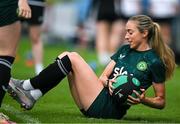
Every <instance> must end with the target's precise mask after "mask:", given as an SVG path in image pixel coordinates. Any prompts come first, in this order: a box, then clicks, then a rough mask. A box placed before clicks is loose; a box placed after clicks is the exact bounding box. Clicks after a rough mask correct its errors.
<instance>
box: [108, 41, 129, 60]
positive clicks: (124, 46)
mask: <svg viewBox="0 0 180 124" xmlns="http://www.w3.org/2000/svg"><path fill="white" fill-rule="evenodd" d="M128 48H129V45H123V46H121V47H120V48H119V49H118V50H117V52H116V53H114V54H113V55H112V56H111V59H112V60H114V61H115V62H116V61H117V60H118V57H119V55H120V54H121V53H123V52H124V51H127V49H128Z"/></svg>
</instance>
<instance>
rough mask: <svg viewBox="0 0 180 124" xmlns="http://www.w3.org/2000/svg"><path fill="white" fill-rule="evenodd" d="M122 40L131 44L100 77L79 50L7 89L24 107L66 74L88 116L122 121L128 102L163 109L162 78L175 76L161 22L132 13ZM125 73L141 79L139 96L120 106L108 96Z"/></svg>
mask: <svg viewBox="0 0 180 124" xmlns="http://www.w3.org/2000/svg"><path fill="white" fill-rule="evenodd" d="M125 39H126V40H127V41H128V42H129V44H128V45H124V46H122V47H120V48H119V50H118V51H117V52H116V53H115V54H114V55H113V56H112V57H111V61H110V63H109V64H108V65H107V67H106V68H105V70H104V72H103V73H102V75H101V76H100V77H99V78H98V77H97V76H96V74H95V73H94V72H93V70H92V69H91V68H90V67H89V66H88V64H87V63H86V62H85V61H84V60H83V58H82V57H81V56H79V55H78V54H77V53H75V52H64V53H62V54H60V55H59V56H58V57H57V59H56V60H55V62H54V63H52V64H50V65H49V66H48V67H47V68H45V69H44V70H43V71H42V72H41V73H40V74H39V75H37V76H35V77H33V78H31V79H28V80H24V81H20V80H13V79H12V80H11V81H10V83H9V92H10V93H12V95H13V94H14V95H13V97H14V98H15V99H16V100H17V101H18V102H19V103H20V104H21V105H22V106H23V107H24V108H26V109H31V108H32V107H33V105H34V104H35V102H36V101H37V100H38V99H39V98H40V97H41V96H42V95H44V94H45V93H47V92H48V91H49V90H50V89H52V88H53V87H55V86H56V85H57V84H58V83H59V82H60V81H61V80H62V79H63V78H64V77H65V76H66V75H67V77H68V82H69V84H70V90H71V93H72V96H73V98H74V101H75V103H76V104H77V106H78V107H79V109H80V110H81V112H82V113H83V114H84V115H85V116H87V117H94V118H116V119H120V118H122V117H123V116H124V115H125V114H126V111H127V110H128V109H129V108H130V105H129V104H144V105H146V106H149V107H152V108H157V109H163V108H164V107H165V81H166V80H167V79H169V78H170V77H171V76H172V74H173V71H174V69H175V60H174V54H173V52H172V50H171V49H170V48H169V47H168V46H167V45H166V44H165V43H164V42H163V41H162V38H161V32H160V27H159V25H158V24H157V23H155V22H153V21H152V20H151V18H150V17H148V16H146V15H137V16H133V17H131V18H130V19H129V20H128V22H127V24H126V35H125ZM126 74H131V75H133V76H134V77H136V78H137V79H139V81H140V82H141V87H142V89H141V91H142V94H138V92H136V91H133V92H134V93H135V94H136V95H137V96H138V97H137V98H134V97H130V96H129V97H128V103H129V104H121V103H118V102H116V101H114V99H113V97H112V95H111V94H112V92H113V87H112V83H113V82H114V79H115V78H116V76H117V75H126ZM107 82H109V83H107ZM107 84H109V85H107ZM150 86H152V87H153V88H154V92H155V96H154V97H152V98H151V97H147V96H145V90H146V89H148V88H149V87H150Z"/></svg>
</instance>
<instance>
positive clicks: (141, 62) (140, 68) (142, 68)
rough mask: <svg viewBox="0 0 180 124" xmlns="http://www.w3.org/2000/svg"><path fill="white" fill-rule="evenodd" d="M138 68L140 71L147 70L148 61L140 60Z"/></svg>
mask: <svg viewBox="0 0 180 124" xmlns="http://www.w3.org/2000/svg"><path fill="white" fill-rule="evenodd" d="M137 69H138V70H140V71H145V70H146V69H147V63H146V62H145V61H140V62H139V63H138V64H137Z"/></svg>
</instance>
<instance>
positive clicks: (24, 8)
mask: <svg viewBox="0 0 180 124" xmlns="http://www.w3.org/2000/svg"><path fill="white" fill-rule="evenodd" d="M17 14H18V16H19V17H22V18H27V19H28V18H31V15H32V13H31V8H30V6H29V5H28V2H27V0H19V2H18V10H17Z"/></svg>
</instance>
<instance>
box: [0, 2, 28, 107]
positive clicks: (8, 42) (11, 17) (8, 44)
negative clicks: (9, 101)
mask: <svg viewBox="0 0 180 124" xmlns="http://www.w3.org/2000/svg"><path fill="white" fill-rule="evenodd" d="M18 16H20V17H24V18H30V17H31V9H30V8H29V5H28V3H27V0H19V1H18V0H1V2H0V106H1V103H2V100H3V97H4V95H5V91H4V89H6V87H7V85H8V82H9V79H10V77H11V74H10V73H11V65H12V64H13V61H14V58H15V54H16V49H17V44H18V41H19V35H20V23H19V21H18Z"/></svg>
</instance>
